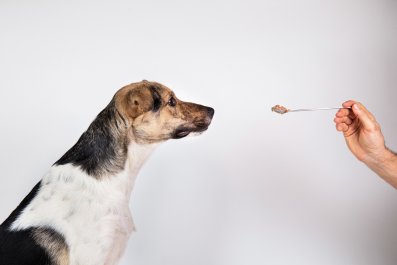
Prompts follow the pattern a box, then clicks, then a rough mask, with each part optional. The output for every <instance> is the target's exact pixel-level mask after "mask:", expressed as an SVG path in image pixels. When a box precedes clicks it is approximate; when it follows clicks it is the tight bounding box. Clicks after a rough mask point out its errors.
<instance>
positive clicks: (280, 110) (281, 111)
mask: <svg viewBox="0 0 397 265" xmlns="http://www.w3.org/2000/svg"><path fill="white" fill-rule="evenodd" d="M334 109H351V107H347V108H345V107H332V108H313V109H287V108H286V107H283V106H280V105H276V106H274V107H272V111H273V112H276V113H278V114H285V113H287V112H299V111H317V110H334Z"/></svg>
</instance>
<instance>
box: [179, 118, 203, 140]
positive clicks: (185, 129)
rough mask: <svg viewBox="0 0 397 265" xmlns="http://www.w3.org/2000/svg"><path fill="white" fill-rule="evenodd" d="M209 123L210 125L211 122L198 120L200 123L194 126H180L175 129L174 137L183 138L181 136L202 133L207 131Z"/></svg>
mask: <svg viewBox="0 0 397 265" xmlns="http://www.w3.org/2000/svg"><path fill="white" fill-rule="evenodd" d="M209 125H210V124H209V123H205V122H198V123H195V124H193V126H180V127H178V128H177V129H176V130H175V132H174V134H173V136H172V138H173V139H181V138H184V137H186V136H188V135H189V134H191V133H196V134H200V133H202V132H204V131H206V130H207V129H208V126H209Z"/></svg>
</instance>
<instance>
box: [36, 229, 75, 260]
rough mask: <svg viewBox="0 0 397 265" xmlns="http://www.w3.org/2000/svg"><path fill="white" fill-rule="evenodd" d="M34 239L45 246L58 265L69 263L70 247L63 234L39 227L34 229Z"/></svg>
mask: <svg viewBox="0 0 397 265" xmlns="http://www.w3.org/2000/svg"><path fill="white" fill-rule="evenodd" d="M33 239H34V240H35V241H36V243H37V244H39V245H40V246H41V247H43V248H44V249H45V250H46V251H47V253H48V254H49V256H50V257H51V259H52V262H53V263H54V264H56V265H69V248H68V246H67V244H66V242H65V240H64V239H63V237H62V236H61V235H59V234H58V233H56V232H54V231H52V230H50V229H46V228H37V229H35V230H34V231H33Z"/></svg>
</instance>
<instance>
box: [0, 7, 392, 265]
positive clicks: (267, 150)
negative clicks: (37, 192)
mask: <svg viewBox="0 0 397 265" xmlns="http://www.w3.org/2000/svg"><path fill="white" fill-rule="evenodd" d="M0 34H1V35H0V100H1V104H0V122H1V137H0V147H1V148H0V167H1V174H0V180H1V185H0V200H1V204H0V219H1V220H4V219H5V218H6V217H7V216H8V215H9V214H10V212H11V211H12V210H13V209H14V208H15V207H16V206H17V205H18V203H19V202H20V201H21V200H22V198H23V197H24V196H25V195H26V194H27V193H28V192H29V191H30V189H31V188H32V187H33V185H34V184H35V183H37V182H38V181H39V179H40V178H41V176H42V175H43V174H44V173H45V172H46V171H47V170H48V168H49V167H50V166H51V165H52V163H54V162H55V161H56V160H57V159H58V158H59V157H60V156H61V155H62V154H63V153H64V152H66V150H67V149H68V148H70V147H71V146H72V145H73V144H74V143H75V142H76V141H77V139H78V137H79V136H80V135H81V133H82V132H83V131H84V130H85V129H86V128H87V127H88V125H89V123H90V122H91V121H92V120H93V119H94V117H95V116H96V114H98V113H99V111H100V110H101V109H102V108H104V107H105V106H106V104H107V103H108V102H109V101H110V99H111V97H112V96H113V94H114V92H115V91H116V90H117V89H119V88H120V87H122V86H124V85H126V84H128V83H131V82H136V81H140V80H142V79H148V80H155V81H158V82H161V83H163V84H165V85H167V86H169V87H170V88H172V89H173V90H174V91H175V93H176V95H177V96H178V97H179V98H180V99H182V100H187V101H193V102H197V103H201V104H204V105H209V106H212V107H214V108H215V110H216V113H215V117H214V120H213V123H212V125H211V127H210V128H209V130H208V131H207V132H206V133H205V134H203V135H202V136H199V137H196V138H186V139H182V140H178V141H175V140H173V141H169V142H167V143H164V144H163V145H161V146H160V147H159V148H158V149H157V150H156V152H155V153H154V154H153V156H152V157H151V158H150V160H149V161H148V162H147V163H146V164H145V166H144V167H143V169H142V171H141V172H140V175H139V177H138V179H137V182H136V186H135V190H134V192H133V196H132V201H131V204H130V206H131V209H132V212H133V217H134V221H135V224H136V227H137V232H136V233H135V234H133V236H132V237H131V239H130V241H129V245H128V248H127V250H126V252H125V255H124V257H123V259H122V261H121V263H120V264H122V265H127V264H128V265H129V264H134V265H186V264H189V265H264V264H270V265H287V264H288V265H289V264H294V265H297V264H302V265H303V264H304V265H319V264H320V265H335V264H338V265H392V264H396V263H397V193H396V191H395V190H394V189H393V188H391V187H390V186H388V185H387V184H386V183H385V182H383V181H382V180H381V179H380V178H378V177H377V176H376V175H375V174H374V173H372V172H370V171H369V170H368V169H367V168H366V166H365V165H363V164H361V163H359V162H358V161H356V159H355V158H354V157H353V156H352V155H351V154H350V153H349V151H348V150H347V148H346V146H345V143H344V140H343V137H342V136H341V135H340V134H339V133H337V132H336V130H335V128H334V123H333V117H334V114H335V112H334V111H324V112H311V113H291V114H286V115H283V116H281V115H277V114H274V113H272V112H270V108H271V107H272V106H273V105H275V104H282V105H285V106H287V107H290V108H295V107H296V108H298V107H332V106H340V104H341V103H342V102H344V101H345V100H348V99H351V98H353V99H357V100H359V101H361V102H363V103H364V104H365V105H366V106H367V107H368V108H369V109H370V110H371V111H372V112H373V113H374V114H375V115H376V117H377V119H378V120H379V122H380V124H381V125H382V130H383V133H384V134H385V137H386V139H387V144H388V146H389V147H391V148H392V149H393V148H394V149H397V137H396V132H397V119H396V118H395V115H396V113H397V111H396V98H397V90H396V84H397V74H396V73H397V50H396V47H397V2H396V1H395V0H302V1H294V0H244V1H243V0H211V1H210V0H200V1H186V0H185V1H182V0H170V1H160V0H159V1H149V0H145V1H49V0H48V1H42V0H37V1H27V0H26V1H18V0H1V1H0Z"/></svg>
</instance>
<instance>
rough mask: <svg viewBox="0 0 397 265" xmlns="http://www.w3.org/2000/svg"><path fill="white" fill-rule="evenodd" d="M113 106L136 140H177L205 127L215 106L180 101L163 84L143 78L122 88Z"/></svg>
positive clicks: (141, 141) (149, 141)
mask: <svg viewBox="0 0 397 265" xmlns="http://www.w3.org/2000/svg"><path fill="white" fill-rule="evenodd" d="M115 100H116V107H117V110H118V111H119V112H120V113H121V115H122V116H123V117H124V118H126V119H127V124H128V125H129V126H131V132H132V137H134V139H135V141H137V142H138V143H155V142H161V141H165V140H168V139H179V138H183V137H185V136H188V135H189V134H192V133H196V134H199V133H201V132H204V131H205V130H207V128H208V126H209V125H210V123H211V120H212V117H213V115H214V109H213V108H210V107H206V106H202V105H199V104H195V103H189V102H184V101H181V100H179V99H178V98H177V97H176V96H175V94H174V92H172V91H171V90H170V89H169V88H167V87H166V86H164V85H161V84H159V83H155V82H149V81H145V80H144V81H142V82H139V83H133V84H130V85H127V86H125V87H123V88H121V89H120V90H119V91H118V92H117V93H116V95H115Z"/></svg>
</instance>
